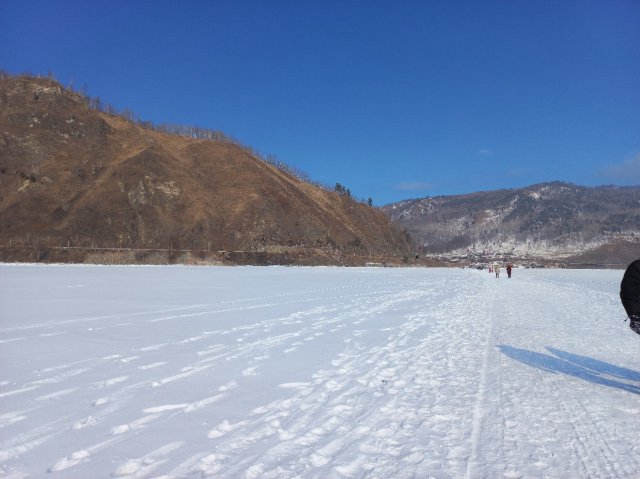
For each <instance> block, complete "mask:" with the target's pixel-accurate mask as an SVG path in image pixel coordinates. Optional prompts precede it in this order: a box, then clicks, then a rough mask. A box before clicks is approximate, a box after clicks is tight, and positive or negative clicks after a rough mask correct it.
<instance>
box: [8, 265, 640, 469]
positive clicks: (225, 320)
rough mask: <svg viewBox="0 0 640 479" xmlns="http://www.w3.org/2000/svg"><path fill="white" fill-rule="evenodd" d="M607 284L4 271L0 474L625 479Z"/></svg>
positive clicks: (628, 403)
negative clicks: (615, 478) (614, 478)
mask: <svg viewBox="0 0 640 479" xmlns="http://www.w3.org/2000/svg"><path fill="white" fill-rule="evenodd" d="M621 274H622V272H620V271H563V270H553V271H550V270H544V271H543V270H520V269H516V270H515V271H514V277H513V278H512V279H510V280H509V279H506V278H500V279H496V278H495V277H492V276H491V275H489V274H488V273H486V272H481V271H476V270H452V269H373V268H372V269H342V268H315V269H313V268H249V267H247V268H204V267H201V268H187V267H88V266H47V267H43V266H26V265H22V266H14V265H3V266H0V305H2V306H0V308H2V309H1V314H0V316H1V317H2V320H1V322H0V365H1V366H0V407H1V413H0V474H2V475H3V476H4V477H27V476H30V477H42V476H44V475H47V477H52V478H56V477H64V478H79V477H126V478H142V477H163V478H182V477H192V478H196V477H221V478H237V477H246V478H293V477H305V478H307V477H309V478H353V477H358V478H364V477H366V478H404V477H435V478H462V477H466V478H484V477H492V478H493V477H511V478H514V477H534V478H535V477H540V478H542V477H569V478H587V477H588V478H598V477H600V478H610V477H617V478H633V477H637V473H638V471H639V470H640V444H639V443H638V440H637V439H638V436H637V424H638V420H639V419H640V402H639V400H640V357H639V356H638V348H639V347H640V337H638V336H636V335H634V334H633V333H632V332H631V331H630V330H629V329H628V328H627V327H626V325H625V324H624V323H623V318H624V314H623V311H622V308H621V306H620V304H619V301H618V298H617V292H618V285H619V281H620V277H621ZM47 472H48V474H47Z"/></svg>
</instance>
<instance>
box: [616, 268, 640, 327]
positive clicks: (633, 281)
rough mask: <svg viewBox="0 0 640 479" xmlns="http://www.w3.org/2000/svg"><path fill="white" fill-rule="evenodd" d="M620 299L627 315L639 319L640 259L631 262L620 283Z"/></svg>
mask: <svg viewBox="0 0 640 479" xmlns="http://www.w3.org/2000/svg"><path fill="white" fill-rule="evenodd" d="M620 300H622V306H624V309H625V311H626V312H627V315H628V316H629V317H633V316H636V317H639V319H640V259H638V260H636V261H634V262H633V263H631V264H630V265H629V266H628V267H627V270H626V271H625V272H624V276H623V277H622V283H620Z"/></svg>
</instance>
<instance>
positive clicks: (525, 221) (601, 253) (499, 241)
mask: <svg viewBox="0 0 640 479" xmlns="http://www.w3.org/2000/svg"><path fill="white" fill-rule="evenodd" d="M383 210H384V211H385V212H387V214H389V216H390V217H391V218H392V219H393V220H394V221H395V222H396V223H398V224H399V225H401V226H402V227H404V228H406V229H407V230H408V231H409V232H410V233H411V235H412V236H413V237H414V239H415V240H416V241H417V242H418V243H419V244H420V245H421V248H422V249H423V251H424V252H425V253H426V254H428V255H432V256H439V257H447V258H458V259H459V258H466V259H468V260H472V259H475V260H477V261H484V260H486V259H488V258H492V257H504V258H511V259H514V258H515V259H521V260H523V261H538V262H540V261H543V262H560V263H563V264H576V265H594V266H598V265H612V266H613V265H615V266H621V265H625V264H628V263H629V262H630V261H631V260H632V259H635V258H638V257H640V187H618V186H601V187H595V188H587V187H582V186H576V185H573V184H568V183H561V182H552V183H544V184H538V185H533V186H529V187H527V188H522V189H510V190H500V191H489V192H479V193H473V194H468V195H459V196H440V197H433V198H423V199H415V200H407V201H402V202H399V203H394V204H391V205H387V206H385V207H384V208H383Z"/></svg>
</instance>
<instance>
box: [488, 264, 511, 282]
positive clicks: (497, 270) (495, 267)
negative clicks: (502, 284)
mask: <svg viewBox="0 0 640 479" xmlns="http://www.w3.org/2000/svg"><path fill="white" fill-rule="evenodd" d="M512 269H513V265H512V264H511V263H507V268H506V270H507V276H508V277H509V278H511V270H512ZM489 273H495V274H496V278H499V277H500V265H499V264H498V263H493V264H490V265H489Z"/></svg>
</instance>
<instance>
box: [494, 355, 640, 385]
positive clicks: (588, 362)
mask: <svg viewBox="0 0 640 479" xmlns="http://www.w3.org/2000/svg"><path fill="white" fill-rule="evenodd" d="M498 347H499V348H500V351H502V352H503V353H504V354H505V355H507V356H509V357H510V358H512V359H515V360H516V361H520V362H521V363H524V364H527V365H528V366H533V367H536V368H539V369H542V370H544V371H549V372H551V373H562V374H567V375H569V376H573V377H576V378H580V379H583V380H585V381H589V382H592V383H595V384H602V385H603V386H609V387H612V388H618V389H623V390H625V391H628V392H630V393H633V394H640V385H635V384H629V383H626V382H622V381H620V380H625V381H638V382H640V373H639V372H637V371H633V370H631V369H626V368H621V367H619V366H614V365H613V364H609V363H605V362H604V361H599V360H597V359H593V358H589V357H587V356H580V355H577V354H572V353H567V352H566V351H561V350H559V349H555V348H551V347H547V348H546V349H547V351H549V352H550V353H551V354H552V355H553V356H552V355H549V354H543V353H536V352H534V351H527V350H526V349H518V348H514V347H512V346H507V345H504V344H501V345H500V346H498ZM605 375H606V377H604V376H605Z"/></svg>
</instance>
